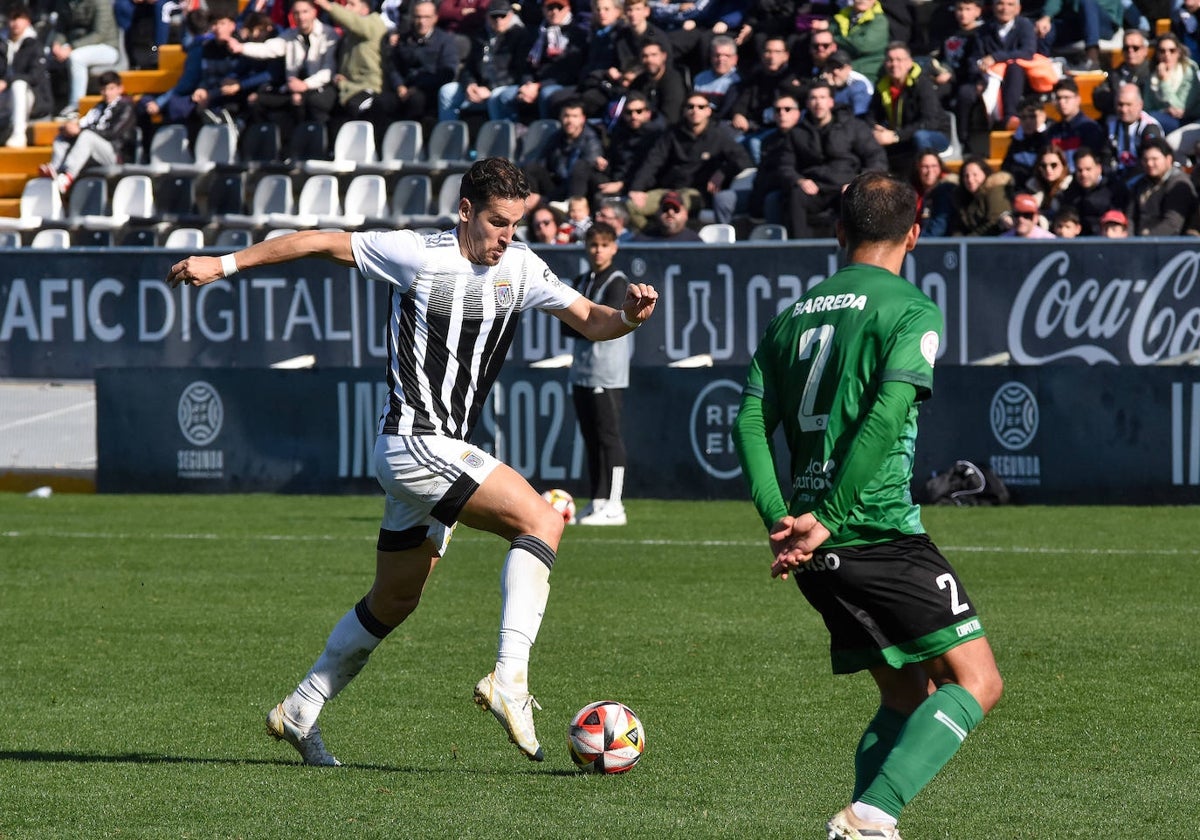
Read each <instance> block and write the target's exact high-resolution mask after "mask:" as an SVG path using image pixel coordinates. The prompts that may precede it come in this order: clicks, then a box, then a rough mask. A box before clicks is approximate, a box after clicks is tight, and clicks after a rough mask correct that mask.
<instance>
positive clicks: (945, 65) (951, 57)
mask: <svg viewBox="0 0 1200 840" xmlns="http://www.w3.org/2000/svg"><path fill="white" fill-rule="evenodd" d="M954 20H955V23H956V24H957V28H956V29H955V30H954V31H953V32H951V33H950V34H949V35H947V36H946V37H945V38H943V39H942V42H941V44H939V45H938V47H937V48H936V49H934V51H933V54H932V56H931V61H930V71H931V72H932V75H933V81H934V84H936V85H937V89H938V98H939V99H940V100H941V102H942V107H943V108H945V109H946V110H948V111H953V110H954V103H955V99H956V97H957V95H958V85H959V83H960V81H961V80H962V79H963V78H964V76H965V68H964V66H963V65H964V62H965V61H966V58H967V51H968V50H969V48H970V46H971V40H972V39H973V38H974V37H975V33H976V31H977V30H978V29H979V27H980V26H982V25H983V6H982V4H981V3H980V0H957V2H956V3H955V4H954ZM964 134H965V132H964Z"/></svg>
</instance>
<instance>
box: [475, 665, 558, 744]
mask: <svg viewBox="0 0 1200 840" xmlns="http://www.w3.org/2000/svg"><path fill="white" fill-rule="evenodd" d="M475 702H476V703H477V704H478V705H479V706H481V707H482V708H484V709H487V710H488V711H489V712H491V713H492V714H493V715H494V716H495V718H496V720H498V721H499V722H500V725H501V726H503V727H504V731H505V732H507V733H508V740H510V741H512V742H513V743H514V744H516V745H517V749H519V750H520V751H521V752H523V753H525V755H527V756H528V757H529V759H530V760H531V761H541V760H543V759H544V758H545V757H546V756H545V755H544V754H543V753H542V745H541V744H539V743H538V739H537V732H535V731H534V729H533V710H534V709H537V710H538V711H539V712H540V711H541V710H542V707H541V706H539V705H538V701H537V700H534V699H533V695H532V694H530V693H529V692H525V693H524V694H514V693H510V692H508V691H506V690H505V689H504V688H502V687H501V686H500V683H499V682H498V681H497V680H496V672H495V671H493V672H492V673H490V674H488V675H487V676H486V677H484V678H483V679H481V680H480V681H479V682H478V683H476V684H475Z"/></svg>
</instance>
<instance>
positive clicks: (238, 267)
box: [167, 230, 354, 289]
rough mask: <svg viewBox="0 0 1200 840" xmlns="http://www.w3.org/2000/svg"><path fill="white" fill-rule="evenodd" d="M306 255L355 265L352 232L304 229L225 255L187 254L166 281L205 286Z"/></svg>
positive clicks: (175, 285) (174, 267)
mask: <svg viewBox="0 0 1200 840" xmlns="http://www.w3.org/2000/svg"><path fill="white" fill-rule="evenodd" d="M305 257H321V258H323V259H327V260H332V261H333V262H336V263H341V264H342V265H353V264H354V254H353V252H352V251H351V250H350V234H348V233H346V232H344V231H320V230H302V231H298V232H296V233H289V234H287V235H285V236H277V237H275V238H274V239H267V240H264V241H262V242H259V243H256V244H254V245H251V246H250V247H249V248H243V249H242V250H241V251H235V252H234V253H232V254H226V255H225V256H223V257H188V258H187V259H185V260H181V261H180V262H177V263H175V265H173V266H171V268H170V270H169V271H168V272H167V284H168V285H169V286H170V287H171V288H172V289H174V288H176V287H177V286H180V285H184V286H204V285H207V284H208V283H212V282H213V281H214V280H220V279H221V278H223V277H229V276H230V275H232V274H235V273H237V272H239V271H245V270H246V269H248V268H256V267H258V266H260V265H276V264H278V263H284V262H291V261H292V260H299V259H303V258H305Z"/></svg>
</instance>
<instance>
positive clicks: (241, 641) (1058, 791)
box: [0, 495, 1200, 840]
mask: <svg viewBox="0 0 1200 840" xmlns="http://www.w3.org/2000/svg"><path fill="white" fill-rule="evenodd" d="M628 507H629V511H630V522H631V524H630V525H629V526H628V527H625V528H610V529H603V528H593V529H584V528H571V529H569V530H568V532H567V535H566V537H565V540H564V543H563V546H562V549H561V551H560V553H559V562H558V565H557V566H556V567H555V570H554V574H553V576H552V578H551V581H552V590H551V598H550V604H549V608H548V610H547V614H546V619H545V623H544V624H543V626H542V632H541V636H540V638H539V639H538V643H537V646H536V647H535V648H534V658H533V663H532V681H531V684H532V688H533V690H534V693H535V694H536V695H537V696H538V698H539V700H540V701H541V703H542V705H543V707H544V711H542V712H540V713H539V714H538V715H537V717H536V720H537V724H538V730H539V734H540V737H541V739H542V742H543V745H544V747H545V749H546V752H547V759H546V761H545V762H544V763H543V764H534V763H532V762H529V761H527V760H526V759H525V758H524V757H522V756H521V755H520V754H519V753H518V752H517V750H516V748H515V747H513V746H512V745H510V744H509V743H508V742H507V741H506V740H505V738H504V736H503V734H502V732H501V730H500V729H499V727H498V726H497V725H496V723H495V722H494V721H493V720H492V719H491V717H490V716H489V715H488V714H487V713H485V712H483V711H481V710H480V709H478V708H477V707H475V706H474V705H473V704H472V702H471V689H472V687H473V686H474V684H475V681H476V680H477V679H479V677H480V676H482V675H483V674H485V673H487V671H488V670H489V669H490V668H491V665H492V661H493V657H494V654H495V643H496V629H497V617H498V614H499V585H498V580H499V572H500V564H501V558H502V556H503V554H504V551H505V550H506V546H505V545H504V544H503V543H502V541H500V540H499V539H497V538H494V537H491V536H488V535H483V534H478V533H475V532H470V531H467V530H466V529H459V532H458V534H457V535H456V536H455V538H454V540H453V542H452V543H451V547H450V551H449V553H448V556H447V558H446V560H445V561H444V562H443V563H442V564H441V565H440V566H439V568H438V569H437V571H436V572H435V574H434V576H433V577H432V579H431V581H430V583H429V586H428V588H427V591H426V596H425V599H424V601H423V602H422V605H421V607H420V608H419V609H418V611H417V612H416V614H415V615H414V616H413V617H412V619H410V620H409V622H407V623H406V624H405V625H403V626H402V627H401V628H399V629H398V630H397V631H396V632H395V633H394V634H393V635H392V637H391V638H389V640H388V641H387V642H385V643H384V645H383V646H382V647H381V648H380V649H379V650H378V651H377V652H376V654H375V656H374V657H373V658H372V660H371V662H370V664H369V665H368V666H367V669H366V670H365V671H364V672H363V674H362V675H361V676H360V678H359V679H358V680H357V681H356V682H355V683H353V684H352V685H351V686H350V687H349V688H348V689H347V690H346V691H345V692H343V694H342V695H341V696H340V697H338V698H337V699H336V700H335V701H334V702H333V703H331V704H330V705H329V706H328V707H327V709H326V712H325V715H324V716H323V718H322V725H323V729H324V732H325V738H326V743H327V744H328V745H329V747H330V749H331V750H332V751H333V752H334V753H335V754H336V755H337V756H338V757H339V758H341V759H342V761H344V762H346V764H347V765H348V766H346V767H344V768H341V769H336V770H331V769H324V768H306V767H302V766H299V765H298V764H297V763H296V760H297V757H296V755H295V754H294V752H293V751H292V750H291V748H290V747H287V746H286V745H281V744H277V743H276V742H274V741H272V740H270V739H269V738H267V737H266V735H265V732H264V729H263V718H264V716H265V713H266V711H267V710H268V709H269V708H270V707H271V706H272V705H273V704H274V703H276V702H278V700H279V699H280V698H282V697H283V696H284V694H286V693H287V692H288V691H289V690H291V688H293V687H294V685H295V684H296V682H297V681H298V680H299V678H300V677H301V676H303V674H304V672H305V671H306V669H307V668H308V666H309V665H310V664H311V662H312V660H313V659H314V658H315V656H316V655H317V653H318V652H319V651H320V648H321V646H322V644H323V642H324V640H325V637H326V635H327V633H328V631H329V629H330V628H331V627H332V625H333V623H334V622H335V621H336V620H337V619H338V618H339V617H340V616H341V615H342V614H343V613H344V612H345V611H346V610H347V609H348V608H350V606H352V605H353V604H354V602H355V601H357V600H358V598H360V597H361V596H362V595H363V593H364V592H365V591H366V588H367V586H368V585H369V583H370V579H371V574H372V570H373V551H374V539H375V533H376V529H377V527H378V517H379V512H380V504H379V501H378V500H377V499H374V498H368V497H320V498H317V497H284V496H184V497H180V496H142V497H136V496H117V497H105V496H54V497H52V498H50V499H27V498H25V497H23V496H17V495H13V496H0V645H2V652H0V703H2V706H0V838H3V840H15V838H58V837H63V838H75V837H120V838H175V837H178V838H227V837H228V838H238V837H244V838H275V837H279V838H283V837H354V838H357V837H380V838H383V837H387V838H425V837H429V838H443V837H446V838H457V837H472V838H647V837H653V838H656V840H661V838H675V837H679V838H818V837H823V836H824V834H823V831H822V827H823V824H824V820H825V819H826V818H827V817H828V816H829V815H830V814H831V813H833V812H834V811H836V810H837V809H838V808H840V807H842V806H843V805H844V804H845V801H846V798H847V796H848V794H849V788H850V785H851V782H852V768H851V760H850V759H851V755H852V750H853V747H854V744H855V742H856V741H857V738H858V734H859V732H860V729H861V727H862V726H863V725H864V724H865V722H866V720H867V719H868V718H869V716H870V715H871V714H872V711H873V709H874V706H875V694H874V691H873V688H872V686H871V685H870V683H869V679H868V678H867V677H865V676H863V675H858V676H855V677H834V676H832V675H831V674H830V673H829V666H828V659H827V650H826V645H827V638H826V634H825V630H824V627H823V626H822V624H821V622H820V621H819V619H818V618H817V616H816V615H815V613H813V612H812V610H811V609H810V608H809V607H808V605H807V604H806V603H805V602H804V599H803V598H802V597H801V596H800V594H799V593H798V592H797V591H796V588H795V586H794V585H793V584H792V583H791V582H790V581H789V582H787V583H781V582H779V581H772V580H771V579H770V576H769V573H768V565H769V561H768V552H767V549H766V542H765V536H764V534H763V533H762V530H761V526H760V525H759V523H758V522H757V520H756V517H755V516H754V514H753V511H752V510H751V508H750V506H749V505H748V504H746V503H717V502H712V503H684V502H657V501H632V502H630V503H629V505H628ZM925 513H926V524H927V526H928V528H929V530H930V533H931V534H932V536H933V537H934V539H935V540H936V541H937V542H938V543H939V545H941V547H942V548H943V550H944V551H945V553H946V554H947V555H948V556H949V557H950V558H951V560H952V562H954V563H955V565H956V566H957V567H958V570H959V572H960V574H961V575H962V577H963V579H964V581H965V583H966V585H967V587H968V592H969V594H970V596H971V597H972V598H973V599H974V600H975V602H976V603H977V605H978V607H979V609H980V613H981V616H982V618H983V621H984V624H985V627H986V628H987V630H988V634H989V637H990V638H991V641H992V644H993V646H994V648H995V650H996V654H997V659H998V660H999V663H1000V667H1001V670H1002V672H1003V674H1004V676H1005V679H1006V689H1007V690H1006V694H1005V697H1004V698H1003V700H1001V702H1000V705H999V706H998V707H997V709H996V710H995V712H994V713H993V714H992V715H991V716H990V717H989V718H988V719H987V720H986V721H985V722H984V724H983V725H982V726H981V727H980V728H979V729H978V730H976V731H975V732H974V733H973V734H972V735H971V737H970V738H969V739H968V740H967V742H966V743H965V745H964V746H963V749H962V751H961V752H960V753H959V754H958V756H957V757H956V758H955V760H954V761H953V762H952V763H951V764H950V765H949V766H948V767H947V768H946V769H945V770H944V771H943V772H942V773H941V774H940V775H939V776H938V777H937V778H936V779H935V780H934V782H933V783H932V784H931V785H930V786H929V787H928V788H927V789H926V790H925V791H924V792H922V794H921V795H920V796H919V797H918V798H917V799H916V800H915V801H914V802H913V803H912V804H911V805H910V806H909V807H908V809H907V810H906V811H905V814H904V817H903V819H902V820H901V829H902V830H903V832H904V836H905V837H906V838H907V840H929V839H930V838H954V840H963V838H971V840H980V839H981V838H982V839H984V840H986V839H987V838H997V840H1011V839H1012V838H1037V840H1043V839H1044V838H1096V837H1104V838H1117V839H1118V840H1120V839H1121V838H1134V837H1143V836H1145V837H1151V836H1153V837H1166V836H1185V835H1189V834H1191V833H1194V831H1195V826H1196V823H1197V817H1198V816H1200V805H1198V804H1197V803H1200V774H1198V773H1197V770H1196V765H1197V763H1198V761H1200V733H1198V729H1200V727H1198V725H1197V717H1198V713H1200V703H1198V702H1197V685H1196V676H1197V673H1200V672H1198V669H1197V664H1196V660H1197V657H1196V650H1195V647H1196V643H1197V640H1198V638H1200V632H1198V631H1197V627H1200V583H1198V581H1200V565H1198V564H1200V547H1198V546H1197V538H1196V535H1197V533H1200V527H1198V526H1200V508H1099V507H1097V508H1020V507H1012V508H1003V509H990V510H967V509H964V510H957V509H940V508H939V509H926V512H925ZM607 698H611V699H617V700H621V701H623V702H625V703H627V704H628V705H630V706H631V707H632V708H633V709H634V710H635V711H636V712H637V713H638V714H639V715H640V716H641V718H642V720H643V722H644V724H645V726H646V732H647V742H648V750H647V752H646V755H645V757H644V758H643V759H642V762H641V764H639V765H638V766H637V767H636V768H635V769H634V770H633V771H632V772H631V773H629V774H626V775H624V776H616V777H593V776H584V775H580V774H578V773H576V772H575V771H574V770H573V768H572V765H571V762H570V759H569V757H568V755H567V750H566V745H565V732H566V726H567V723H568V721H569V720H570V718H571V716H572V714H573V713H574V712H575V711H576V710H577V709H579V708H580V707H581V706H583V705H584V704H586V703H588V702H590V701H592V700H599V699H607Z"/></svg>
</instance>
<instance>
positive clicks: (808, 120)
mask: <svg viewBox="0 0 1200 840" xmlns="http://www.w3.org/2000/svg"><path fill="white" fill-rule="evenodd" d="M777 101H778V102H779V103H780V104H783V100H782V99H780V100H777ZM805 105H806V107H805V109H804V114H803V116H801V118H800V122H799V123H798V124H797V125H796V127H795V128H794V129H792V131H791V132H790V133H791V138H792V142H791V143H790V148H791V149H792V150H793V152H794V155H795V160H794V164H793V168H794V169H795V171H796V173H797V175H798V176H799V177H798V178H797V179H796V180H794V181H792V182H791V184H790V188H789V190H788V199H789V204H788V207H789V211H790V215H791V236H792V237H793V238H795V239H807V238H809V237H811V236H812V235H813V226H812V220H813V218H814V217H817V216H820V215H822V214H825V215H826V216H827V217H829V218H830V219H832V216H833V215H834V214H833V212H832V211H834V210H835V208H836V207H837V201H838V198H839V197H840V196H841V194H842V189H843V188H845V186H846V185H847V184H849V183H850V182H851V181H852V180H854V178H855V176H857V175H858V174H859V173H861V172H865V171H867V170H868V169H876V170H881V171H882V170H885V169H886V168H887V163H888V160H887V156H886V155H885V154H884V153H883V150H882V149H880V147H879V144H878V143H876V142H875V138H874V137H873V136H872V134H871V129H870V128H869V127H868V126H867V124H866V123H864V122H863V121H862V120H860V119H858V118H857V117H855V116H854V115H853V114H851V113H850V112H849V111H848V110H846V109H844V108H835V107H834V102H833V91H832V89H831V88H830V87H829V85H828V84H822V83H821V82H815V83H813V84H812V85H811V86H810V87H809V89H808V98H807V101H806V103H805Z"/></svg>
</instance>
